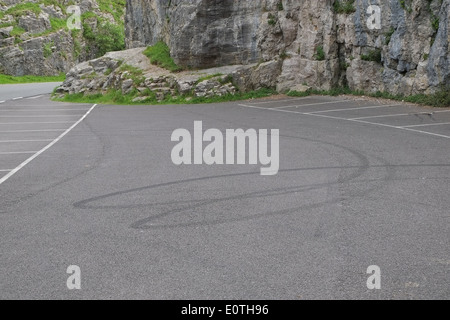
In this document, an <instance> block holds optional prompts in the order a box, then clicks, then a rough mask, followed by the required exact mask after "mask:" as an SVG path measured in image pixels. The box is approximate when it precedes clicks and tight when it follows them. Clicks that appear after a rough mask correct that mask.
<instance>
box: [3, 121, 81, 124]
mask: <svg viewBox="0 0 450 320" xmlns="http://www.w3.org/2000/svg"><path fill="white" fill-rule="evenodd" d="M62 123H74V121H56V122H0V124H62Z"/></svg>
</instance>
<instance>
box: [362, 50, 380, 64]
mask: <svg viewBox="0 0 450 320" xmlns="http://www.w3.org/2000/svg"><path fill="white" fill-rule="evenodd" d="M361 60H364V61H373V62H378V63H381V60H382V58H381V50H380V49H375V50H370V51H369V53H368V54H363V55H361Z"/></svg>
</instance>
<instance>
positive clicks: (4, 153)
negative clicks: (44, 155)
mask: <svg viewBox="0 0 450 320" xmlns="http://www.w3.org/2000/svg"><path fill="white" fill-rule="evenodd" d="M36 152H37V151H16V152H0V155H5V156H6V155H8V154H33V153H36ZM11 171H12V170H11Z"/></svg>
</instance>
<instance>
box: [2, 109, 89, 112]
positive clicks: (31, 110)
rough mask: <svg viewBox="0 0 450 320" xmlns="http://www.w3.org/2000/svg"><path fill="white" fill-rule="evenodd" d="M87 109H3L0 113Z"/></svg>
mask: <svg viewBox="0 0 450 320" xmlns="http://www.w3.org/2000/svg"><path fill="white" fill-rule="evenodd" d="M88 110H89V109H21V110H14V109H3V110H0V112H49V111H51V112H53V111H88Z"/></svg>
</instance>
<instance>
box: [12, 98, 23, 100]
mask: <svg viewBox="0 0 450 320" xmlns="http://www.w3.org/2000/svg"><path fill="white" fill-rule="evenodd" d="M20 99H23V97H16V98H13V99H12V100H13V101H16V100H20Z"/></svg>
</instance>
